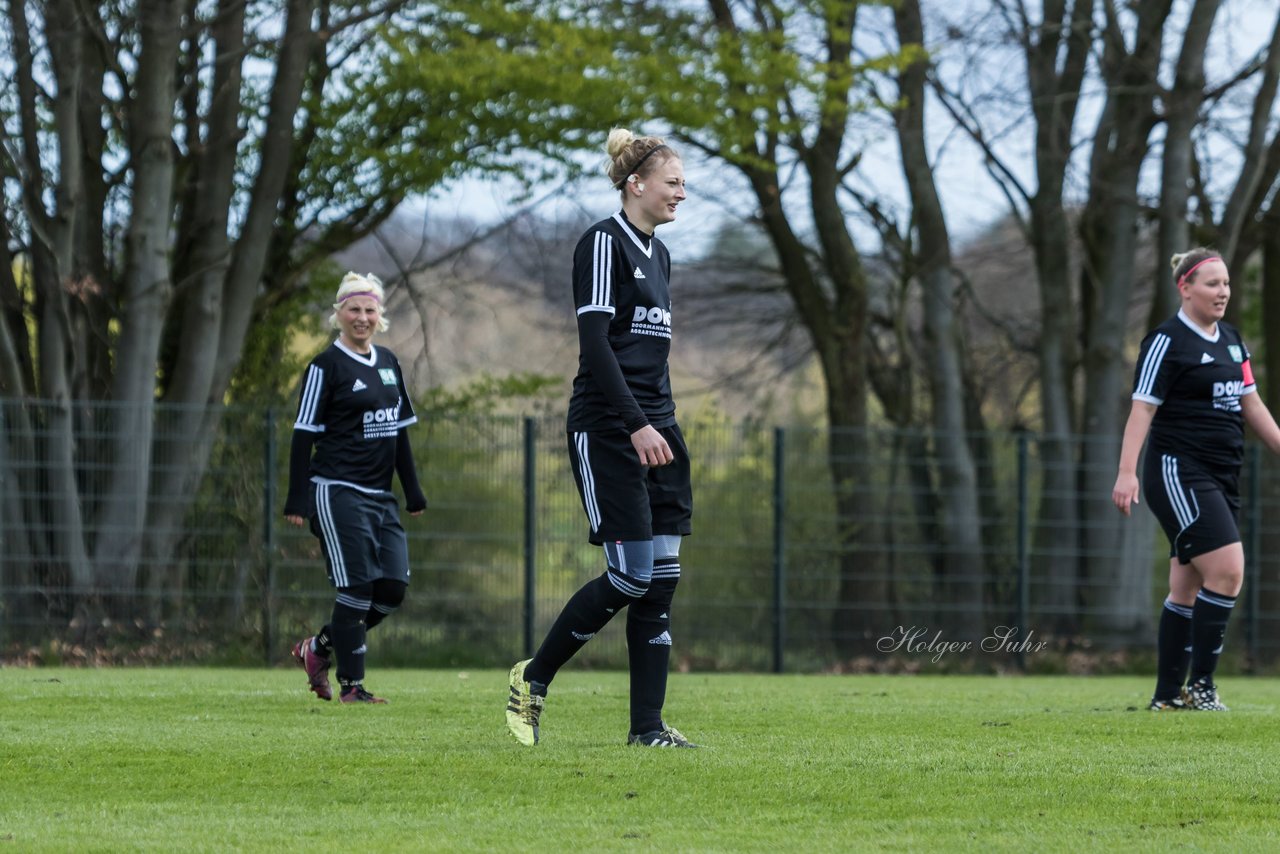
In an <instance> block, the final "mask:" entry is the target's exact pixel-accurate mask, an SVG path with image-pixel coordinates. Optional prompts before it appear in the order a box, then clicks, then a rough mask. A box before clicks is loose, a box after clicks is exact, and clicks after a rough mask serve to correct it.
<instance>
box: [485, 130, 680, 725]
mask: <svg viewBox="0 0 1280 854" xmlns="http://www.w3.org/2000/svg"><path fill="white" fill-rule="evenodd" d="M605 148H606V151H607V152H608V154H609V161H608V165H607V170H606V173H607V175H608V178H609V183H610V184H611V185H612V186H613V189H614V190H616V191H618V193H619V194H620V195H621V202H622V204H621V210H619V211H618V212H617V213H615V214H613V215H612V216H610V217H609V218H607V219H604V220H601V221H600V222H597V223H595V224H594V225H592V226H591V227H590V228H588V229H587V232H586V234H584V235H583V236H582V238H581V240H579V241H578V246H577V249H576V250H575V251H574V256H573V294H574V304H575V306H576V309H577V320H578V346H579V358H578V374H577V377H576V378H575V379H574V381H573V394H572V397H571V398H570V400H569V417H568V445H569V457H570V460H571V462H572V465H573V476H574V480H575V482H576V483H577V486H578V493H579V496H580V497H581V499H582V506H583V509H584V510H585V511H586V514H587V521H588V525H589V532H588V539H589V541H590V542H591V543H593V544H594V545H598V546H603V547H604V553H605V561H606V568H605V571H604V572H603V573H602V574H601V575H599V576H597V577H596V578H594V579H592V580H591V581H588V582H587V583H586V584H585V585H583V587H582V588H581V589H580V590H578V592H577V593H575V594H574V595H573V596H572V597H571V598H570V599H569V601H568V603H567V604H566V605H565V606H564V609H563V610H562V611H561V612H560V615H559V617H557V618H556V621H555V623H554V624H553V625H552V627H551V630H550V631H549V632H548V633H547V636H546V639H545V640H544V641H543V642H542V646H541V647H539V649H538V651H537V654H535V655H534V657H533V658H532V659H529V660H527V661H520V662H517V663H516V665H515V666H514V667H513V668H512V669H511V676H510V698H509V700H508V703H507V726H508V727H509V728H510V729H511V732H512V734H513V735H515V737H516V738H517V739H518V740H519V741H520V743H522V744H526V745H533V744H536V743H537V742H538V740H539V738H540V731H539V719H540V716H541V714H542V708H543V703H544V700H545V698H546V695H547V687H548V686H549V685H550V684H551V680H552V679H554V678H555V675H556V673H557V672H558V671H559V670H560V668H561V667H563V666H564V665H565V664H566V663H567V662H568V661H569V659H570V658H572V657H573V656H574V654H575V653H577V651H578V650H579V649H581V648H582V646H583V645H584V644H585V643H586V642H587V641H588V640H590V639H591V638H592V637H593V636H594V635H595V634H596V632H598V631H600V630H601V629H603V628H604V626H605V624H606V623H608V622H609V620H610V619H612V618H613V616H614V614H616V613H617V612H619V611H621V610H622V609H624V608H625V609H627V629H626V631H627V654H628V662H629V666H630V671H631V729H630V732H629V734H628V736H627V743H628V744H634V745H642V746H645V747H694V746H695V745H693V744H691V743H690V742H689V740H688V739H686V738H685V737H684V736H683V735H681V734H680V732H679V731H678V730H676V729H675V728H673V727H669V726H667V724H666V723H665V722H664V721H663V719H662V707H663V704H664V702H665V699H666V691H667V670H668V665H669V662H670V657H671V643H672V640H671V632H670V628H671V601H672V597H673V595H674V594H675V588H676V583H677V582H678V581H679V580H680V557H679V555H680V541H681V538H682V537H684V536H686V535H687V534H689V532H690V531H691V530H692V528H691V525H690V520H691V518H692V512H693V499H692V492H691V489H690V485H689V453H688V450H687V448H686V447H685V443H684V437H683V436H682V435H681V433H680V427H679V425H678V424H676V417H675V410H676V407H675V402H674V401H673V400H672V396H671V381H670V375H669V372H668V368H667V356H668V354H669V353H670V350H671V329H672V316H671V292H670V289H669V286H668V282H669V279H670V275H671V256H670V255H669V254H668V253H667V248H666V246H664V245H663V244H662V241H661V240H659V239H658V238H657V237H655V236H654V230H655V229H656V228H657V227H658V226H659V225H663V224H664V223H668V222H671V221H673V220H674V219H675V218H676V208H677V206H678V205H679V204H680V203H681V202H682V201H684V198H685V188H684V168H683V165H682V164H681V162H680V157H679V155H677V154H676V152H675V150H674V149H672V148H671V147H670V146H669V145H667V144H666V143H665V142H663V140H661V139H659V138H657V137H652V136H636V135H634V134H633V133H631V131H628V130H624V129H621V128H615V129H614V130H613V131H611V132H610V133H609V139H608V142H607V143H606V146H605Z"/></svg>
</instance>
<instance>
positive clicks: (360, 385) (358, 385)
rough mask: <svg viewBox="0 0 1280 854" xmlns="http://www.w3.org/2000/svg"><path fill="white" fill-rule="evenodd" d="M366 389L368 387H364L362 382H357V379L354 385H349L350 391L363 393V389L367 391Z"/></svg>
mask: <svg viewBox="0 0 1280 854" xmlns="http://www.w3.org/2000/svg"><path fill="white" fill-rule="evenodd" d="M367 388H368V386H367V385H365V384H364V382H363V381H362V380H359V379H357V380H356V381H355V382H354V383H352V385H351V390H352V391H364V390H365V389H367Z"/></svg>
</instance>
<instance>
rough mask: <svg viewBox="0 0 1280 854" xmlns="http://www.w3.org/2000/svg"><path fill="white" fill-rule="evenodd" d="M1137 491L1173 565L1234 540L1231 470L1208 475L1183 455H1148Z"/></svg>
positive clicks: (1235, 483)
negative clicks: (1161, 530) (1162, 536)
mask: <svg viewBox="0 0 1280 854" xmlns="http://www.w3.org/2000/svg"><path fill="white" fill-rule="evenodd" d="M1142 491H1143V492H1144V493H1146V498H1147V506H1149V507H1150V508H1151V512H1152V513H1154V514H1155V517H1156V519H1158V520H1159V522H1160V527H1162V528H1164V532H1165V535H1166V536H1167V537H1168V538H1169V557H1171V558H1172V557H1176V558H1177V559H1178V562H1179V563H1183V564H1188V563H1191V559H1192V558H1194V557H1197V556H1199V555H1202V554H1208V553H1209V552H1211V551H1214V550H1215V549H1220V548H1222V547H1223V546H1227V545H1230V544H1232V543H1238V542H1240V523H1239V517H1240V491H1239V477H1238V473H1236V472H1226V473H1223V472H1217V473H1215V472H1211V471H1208V470H1207V469H1205V468H1204V467H1203V466H1201V465H1199V464H1198V463H1196V462H1195V461H1194V460H1191V459H1189V458H1187V457H1185V456H1174V455H1172V454H1160V453H1156V452H1154V451H1148V452H1147V456H1146V461H1145V462H1144V463H1143V466H1142Z"/></svg>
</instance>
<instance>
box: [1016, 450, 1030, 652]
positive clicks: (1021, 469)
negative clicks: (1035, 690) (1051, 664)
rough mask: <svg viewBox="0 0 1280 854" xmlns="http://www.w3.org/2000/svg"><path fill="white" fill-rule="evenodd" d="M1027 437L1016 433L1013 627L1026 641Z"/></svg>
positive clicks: (1027, 558) (1027, 632)
mask: <svg viewBox="0 0 1280 854" xmlns="http://www.w3.org/2000/svg"><path fill="white" fill-rule="evenodd" d="M1027 445H1028V441H1027V433H1026V432H1025V431H1020V432H1019V433H1018V514H1017V515H1018V546H1017V549H1018V554H1017V561H1018V613H1017V623H1016V625H1017V627H1018V631H1019V633H1020V637H1022V638H1024V639H1025V638H1026V637H1028V635H1029V634H1030V631H1031V630H1030V629H1029V628H1028V625H1027V620H1028V619H1030V615H1031V560H1030V546H1031V511H1030V508H1029V507H1028V504H1029V496H1028V494H1027V493H1028V481H1029V477H1028V472H1027V466H1028V460H1029V458H1030V453H1029V452H1028V448H1027ZM1024 646H1025V644H1019V645H1018V669H1019V670H1024V671H1025V670H1026V669H1027V651H1026V650H1025V649H1023V647H1024Z"/></svg>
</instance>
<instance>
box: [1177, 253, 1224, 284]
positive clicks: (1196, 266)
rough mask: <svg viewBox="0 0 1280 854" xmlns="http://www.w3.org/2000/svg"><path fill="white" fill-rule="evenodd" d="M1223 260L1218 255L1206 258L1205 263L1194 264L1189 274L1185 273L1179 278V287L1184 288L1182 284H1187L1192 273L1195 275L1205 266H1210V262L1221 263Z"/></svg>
mask: <svg viewBox="0 0 1280 854" xmlns="http://www.w3.org/2000/svg"><path fill="white" fill-rule="evenodd" d="M1221 260H1222V259H1221V258H1220V257H1218V256H1217V255H1213V256H1211V257H1209V258H1205V259H1204V260H1203V261H1197V262H1196V263H1194V264H1192V265H1191V269H1190V270H1188V271H1187V272H1185V273H1183V274H1182V275H1181V276H1179V277H1178V287H1182V283H1183V282H1185V281H1186V280H1187V278H1188V277H1189V276H1190V275H1191V274H1192V273H1194V272H1195V271H1196V270H1199V269H1200V268H1201V267H1203V266H1204V265H1205V264H1208V263H1209V262H1210V261H1221Z"/></svg>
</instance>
